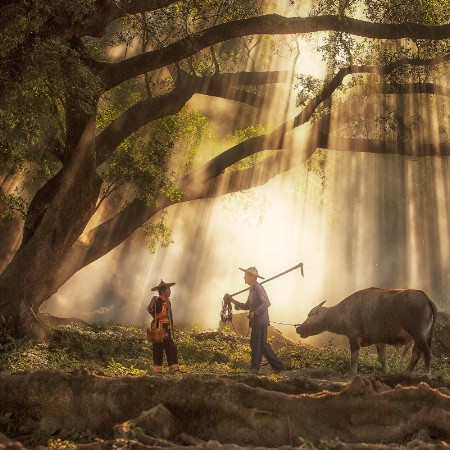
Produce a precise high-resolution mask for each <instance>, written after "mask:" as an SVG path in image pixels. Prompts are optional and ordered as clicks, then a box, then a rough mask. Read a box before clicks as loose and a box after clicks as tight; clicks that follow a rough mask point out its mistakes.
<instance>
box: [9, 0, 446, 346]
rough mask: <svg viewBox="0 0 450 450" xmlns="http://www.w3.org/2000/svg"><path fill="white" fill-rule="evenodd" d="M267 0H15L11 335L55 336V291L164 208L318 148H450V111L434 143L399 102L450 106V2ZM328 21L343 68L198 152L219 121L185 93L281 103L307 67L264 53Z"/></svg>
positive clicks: (159, 234) (334, 63)
mask: <svg viewBox="0 0 450 450" xmlns="http://www.w3.org/2000/svg"><path fill="white" fill-rule="evenodd" d="M257 3H258V2H252V1H250V2H242V1H236V0H207V1H204V0H191V1H179V2H176V1H171V0H146V1H143V0H106V1H105V0H102V1H99V0H90V1H85V0H83V1H75V2H63V1H61V0H54V1H52V2H50V3H49V2H47V1H45V0H37V1H32V2H30V1H26V0H17V1H5V2H1V3H0V13H1V14H0V17H1V18H0V32H1V38H2V39H1V40H0V42H1V44H0V63H1V64H0V101H1V106H2V107H1V113H0V124H1V125H0V126H1V134H0V158H1V163H2V166H1V168H0V175H1V177H2V191H1V193H0V195H1V211H0V214H1V216H2V221H3V222H4V226H3V228H2V231H1V233H2V234H1V237H0V243H1V246H2V252H1V254H0V268H2V269H3V271H2V273H1V274H0V316H1V317H2V323H1V327H2V329H3V331H7V332H10V333H13V334H15V335H27V336H31V337H33V338H36V339H45V338H46V336H47V335H48V333H49V330H48V329H47V327H46V326H45V325H44V324H43V323H42V322H41V321H40V320H39V319H38V318H37V316H36V313H37V312H38V310H39V308H40V307H41V305H42V303H43V302H45V301H46V300H47V299H48V298H50V296H51V295H52V294H54V293H55V292H57V290H58V289H59V288H60V287H61V286H62V285H63V284H64V283H65V282H66V281H67V280H68V279H69V278H70V277H71V276H73V275H74V274H75V273H76V272H77V271H78V270H80V269H81V268H83V267H85V266H87V265H88V264H90V263H91V262H93V261H95V260H97V259H99V258H101V257H102V256H104V255H105V254H107V253H108V252H109V251H111V250H112V249H113V248H115V247H116V246H117V245H119V244H120V243H122V242H123V241H124V240H126V239H127V238H128V237H129V236H130V235H131V234H132V233H133V232H134V231H135V230H136V229H138V228H139V227H142V226H144V225H145V224H147V228H146V230H147V233H149V234H150V235H151V238H153V239H155V238H160V239H162V240H163V243H164V239H165V238H167V235H166V230H165V227H164V223H163V222H159V223H155V222H152V220H156V219H155V218H156V217H157V214H158V213H159V212H161V211H163V210H164V209H165V208H167V207H168V206H170V205H171V204H174V203H178V202H188V201H191V200H195V199H202V198H213V197H215V196H218V195H223V194H226V193H230V192H236V191H241V190H245V189H249V188H251V187H254V186H257V185H261V184H263V183H265V182H267V181H268V180H269V179H271V178H273V177H274V176H276V175H277V174H279V173H280V172H282V171H285V170H288V169H289V168H291V167H293V166H295V165H298V164H300V163H302V162H304V161H306V160H308V158H309V157H310V156H311V155H312V154H313V153H314V152H315V150H316V149H317V148H325V149H326V148H333V149H335V150H342V151H355V150H356V151H368V152H376V153H398V154H414V155H448V154H449V150H450V149H449V137H448V136H449V129H448V127H449V120H448V116H445V115H443V116H442V123H441V124H440V125H439V126H440V131H441V140H440V141H439V142H432V141H426V140H425V139H424V138H423V136H422V137H421V138H420V139H419V136H418V135H416V134H415V133H414V126H412V125H411V124H412V119H411V118H410V117H408V116H407V115H406V114H402V113H401V112H400V113H399V111H401V110H402V105H403V104H404V102H405V101H406V100H405V99H407V98H411V97H414V96H418V95H420V96H427V97H429V98H430V100H429V101H430V102H433V101H435V98H436V97H438V98H439V99H442V100H443V102H444V103H445V102H447V98H448V95H449V87H448V79H449V77H448V70H449V66H448V61H449V58H450V24H449V14H450V7H449V1H448V0H443V1H439V2H436V1H432V0H429V1H425V0H423V1H420V2H415V3H416V4H414V5H410V4H404V2H401V1H397V0H395V1H388V2H386V1H385V0H370V1H365V0H347V1H342V0H339V1H338V0H333V1H330V0H318V1H314V2H313V3H314V8H313V9H311V11H310V15H309V16H308V17H283V16H281V15H277V14H264V13H265V9H264V7H263V6H261V7H258V4H257ZM289 3H290V5H291V7H292V11H295V10H296V9H295V8H296V2H295V1H290V2H289ZM299 3H301V2H299ZM277 7H278V6H277ZM315 32H325V34H324V36H325V40H324V43H323V45H322V47H321V48H319V49H318V51H323V52H324V55H325V57H326V58H327V61H328V71H327V74H326V77H325V78H324V79H321V80H319V79H314V78H312V77H306V76H303V75H302V74H297V75H296V76H297V78H296V79H295V83H297V85H298V88H299V92H300V93H299V94H298V98H297V104H298V107H299V108H300V112H299V114H298V115H296V116H295V117H294V118H289V117H284V116H283V114H282V115H281V121H280V125H277V126H275V127H274V128H273V129H271V130H267V129H264V127H258V126H257V125H258V124H257V123H254V127H253V128H249V129H248V130H247V131H246V132H245V133H243V134H242V136H241V137H240V138H239V139H238V140H237V143H235V145H232V146H231V147H229V148H227V149H226V150H222V149H221V148H220V146H217V148H214V149H213V150H212V151H210V153H209V154H198V153H199V149H200V148H201V146H200V142H201V139H202V134H203V133H204V132H205V131H207V130H208V129H209V128H208V127H209V124H208V122H207V120H206V119H205V117H203V116H202V115H201V114H199V113H196V112H192V111H190V112H189V111H187V110H185V109H183V108H184V106H185V105H186V103H187V102H188V101H189V100H190V99H191V98H192V97H193V96H194V95H196V94H203V95H207V96H214V97H218V98H222V99H226V100H231V101H235V102H239V103H240V104H242V105H243V106H242V107H243V108H244V107H245V108H263V107H266V106H267V105H269V104H270V101H271V97H272V96H273V95H272V94H273V92H275V91H274V89H275V88H274V87H272V88H271V86H274V85H276V84H280V83H285V84H287V85H289V83H290V82H291V81H292V77H293V73H292V72H288V71H286V70H283V71H274V70H270V67H269V66H265V64H266V62H267V61H266V60H265V59H264V58H262V56H261V53H259V54H258V53H257V52H256V51H254V49H255V48H256V49H257V50H258V47H261V46H264V45H265V46H267V47H268V48H270V46H271V45H273V42H275V41H274V40H275V37H274V35H285V36H290V35H293V36H294V35H300V34H303V35H310V34H311V33H315ZM261 37H264V39H261ZM294 42H295V40H294ZM137 48H138V49H139V51H137V50H136V49H137ZM292 48H293V49H294V56H293V58H299V55H298V52H297V53H296V54H295V51H296V50H295V45H292ZM112 50H114V51H115V53H114V54H115V55H117V52H118V51H119V50H120V52H121V57H117V56H114V54H113V52H112ZM270 53H271V54H272V55H274V54H276V49H275V47H272V48H271V52H270ZM300 58H301V55H300ZM348 76H349V77H348ZM346 77H348V78H346ZM344 78H345V80H344ZM347 80H348V81H347ZM344 81H345V82H344ZM292 95H294V92H293V91H292ZM361 98H365V99H370V98H377V99H385V98H389V99H392V98H394V99H402V100H401V101H400V100H395V101H386V102H385V104H384V105H383V107H382V108H381V109H380V111H379V114H378V116H377V117H378V120H377V121H373V120H372V119H373V114H374V110H373V109H372V112H371V113H370V114H372V116H369V117H368V116H367V114H366V112H365V111H364V108H363V107H362V104H363V102H361ZM377 103H378V104H381V103H380V102H377ZM375 113H377V111H375ZM337 114H339V116H340V120H341V123H340V124H339V127H338V128H336V127H334V128H333V120H332V119H333V116H334V115H337ZM302 125H305V127H308V139H307V140H303V141H301V142H299V141H298V140H296V138H295V133H294V131H295V129H296V128H298V127H300V126H302ZM369 125H370V126H369ZM369 128H370V129H369ZM266 150H270V152H266ZM257 155H261V156H258V157H257ZM246 158H247V159H246ZM248 158H250V159H248ZM243 160H244V162H245V163H244V164H242V163H239V162H242V161H243ZM238 163H239V164H238ZM15 189H16V190H15ZM19 189H22V190H23V192H26V195H25V194H20V192H21V191H20V190H19ZM112 199H114V200H115V201H117V202H118V203H119V204H120V205H121V207H116V208H115V209H114V206H113V205H114V203H113V201H112ZM106 206H108V207H106ZM17 236H19V238H17Z"/></svg>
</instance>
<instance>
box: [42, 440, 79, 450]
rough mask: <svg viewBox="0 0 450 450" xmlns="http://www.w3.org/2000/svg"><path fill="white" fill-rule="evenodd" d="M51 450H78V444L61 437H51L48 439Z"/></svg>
mask: <svg viewBox="0 0 450 450" xmlns="http://www.w3.org/2000/svg"><path fill="white" fill-rule="evenodd" d="M47 447H48V448H49V450H76V448H77V446H76V444H75V443H74V442H72V441H65V440H61V439H53V438H52V439H49V440H48V441H47Z"/></svg>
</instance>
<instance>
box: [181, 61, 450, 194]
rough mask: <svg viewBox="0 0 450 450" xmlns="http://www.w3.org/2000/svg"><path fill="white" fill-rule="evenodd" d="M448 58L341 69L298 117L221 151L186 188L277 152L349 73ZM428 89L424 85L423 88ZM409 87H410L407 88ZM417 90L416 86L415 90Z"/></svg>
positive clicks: (388, 70)
mask: <svg viewBox="0 0 450 450" xmlns="http://www.w3.org/2000/svg"><path fill="white" fill-rule="evenodd" d="M449 59H450V55H445V56H444V57H440V58H433V59H426V60H425V59H406V58H405V59H402V60H399V61H395V62H393V63H391V64H388V65H386V66H382V67H377V66H349V67H344V68H342V69H341V70H339V72H338V73H337V74H336V75H335V76H334V77H333V78H332V79H331V80H330V81H329V83H328V84H327V85H326V86H325V88H324V89H323V90H322V91H321V92H320V93H319V94H318V95H316V96H315V97H314V98H312V99H311V100H310V101H309V103H308V104H307V105H306V106H305V108H304V109H303V110H302V111H301V113H300V114H298V115H297V116H296V117H295V118H294V119H291V120H289V121H287V122H285V123H283V124H282V125H281V126H279V127H278V128H277V129H276V130H274V131H273V132H272V133H269V134H267V135H262V136H257V137H254V138H251V139H248V140H246V141H244V142H241V143H240V144H237V145H236V146H234V147H232V148H230V149H228V150H226V151H224V152H223V153H221V154H220V155H218V156H217V157H216V158H214V159H212V160H211V161H209V162H207V163H206V164H205V165H204V166H203V167H201V168H199V169H198V170H197V171H195V172H193V173H191V174H189V175H188V177H187V179H186V185H189V183H190V182H191V183H192V184H193V185H194V183H197V184H196V185H197V186H199V184H198V183H200V186H201V183H202V182H206V181H207V180H209V179H211V178H215V177H216V176H218V175H219V174H220V173H221V172H222V171H223V170H225V169H226V168H227V167H230V166H231V165H232V164H234V163H236V162H238V161H240V160H241V159H243V158H246V157H248V156H251V155H253V154H255V153H258V152H260V151H261V150H262V149H264V150H281V149H282V148H284V136H285V134H286V133H288V132H289V131H291V130H293V129H294V128H297V127H298V126H300V125H303V124H304V123H306V122H308V121H309V120H310V118H311V117H312V115H313V113H314V112H315V111H316V109H317V107H318V106H319V105H320V104H321V103H323V102H324V101H325V100H327V99H329V98H331V96H332V94H333V93H334V92H335V91H336V89H338V88H339V87H340V86H341V85H342V82H343V80H344V78H345V77H346V76H347V75H351V74H363V73H371V74H378V75H388V74H389V73H391V72H392V71H393V70H395V69H397V68H399V67H401V66H402V65H406V64H411V65H413V64H417V65H431V64H436V63H442V62H446V61H448V60H449ZM424 86H425V87H426V88H428V86H427V85H424ZM411 88H412V87H411ZM416 89H418V87H416Z"/></svg>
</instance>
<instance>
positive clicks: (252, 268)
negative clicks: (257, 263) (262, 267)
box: [239, 267, 264, 280]
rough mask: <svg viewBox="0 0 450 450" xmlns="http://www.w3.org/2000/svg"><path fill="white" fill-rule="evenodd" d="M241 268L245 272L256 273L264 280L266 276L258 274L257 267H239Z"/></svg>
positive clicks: (256, 275)
mask: <svg viewBox="0 0 450 450" xmlns="http://www.w3.org/2000/svg"><path fill="white" fill-rule="evenodd" d="M239 269H240V270H242V271H243V272H247V273H250V274H252V275H255V277H257V278H262V279H263V280H264V277H262V276H261V275H258V269H257V268H256V267H249V268H248V269H242V268H241V267H239Z"/></svg>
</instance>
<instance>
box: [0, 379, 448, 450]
mask: <svg viewBox="0 0 450 450" xmlns="http://www.w3.org/2000/svg"><path fill="white" fill-rule="evenodd" d="M392 381H394V377H391V378H389V377H388V376H384V377H382V378H381V377H380V378H378V379H375V378H372V377H369V378H366V377H360V376H357V377H355V378H353V380H351V382H349V383H345V382H340V383H338V382H333V381H331V382H330V381H325V380H312V379H310V378H306V377H301V376H297V377H296V376H292V374H291V377H290V378H288V377H286V378H283V379H282V380H281V381H278V382H275V381H271V380H269V379H267V378H264V377H256V376H242V375H240V376H228V377H226V376H223V377H221V376H212V375H194V374H191V375H184V376H183V377H180V378H175V377H173V378H165V377H150V376H144V377H131V376H130V377H123V378H109V377H101V376H96V375H91V374H89V373H88V372H87V371H85V372H83V373H74V374H61V373H50V372H36V373H30V374H20V375H0V399H1V403H0V416H4V415H6V414H11V421H12V422H13V423H14V424H15V425H17V429H18V427H19V426H20V427H21V428H22V430H24V429H26V430H27V435H28V436H29V435H31V434H33V433H34V435H36V434H39V435H42V436H59V437H61V438H70V435H71V434H73V433H74V432H83V431H85V430H88V429H89V430H90V431H91V432H92V433H94V434H95V435H97V436H98V437H99V438H101V441H99V442H95V443H92V444H83V445H79V446H78V447H79V448H80V449H82V448H84V449H86V450H105V449H107V448H111V446H112V445H115V446H116V447H120V446H123V447H126V448H134V449H141V448H142V449H144V448H150V447H152V448H165V447H170V448H181V447H182V448H190V447H191V448H221V449H222V448H223V449H225V448H230V449H232V448H233V449H238V448H250V447H251V448H258V447H261V448H276V447H280V446H287V447H288V448H289V447H291V448H292V447H300V446H301V445H302V444H304V443H305V442H311V443H312V444H313V445H318V446H319V448H320V445H322V444H320V443H321V442H322V443H323V442H324V441H327V442H333V443H334V444H333V445H335V447H334V448H352V449H357V448H358V449H359V448H360V449H363V448H372V449H376V448H380V449H382V448H388V447H387V446H388V444H397V445H398V446H402V445H406V443H408V442H411V441H413V442H414V440H416V441H417V442H419V443H420V448H440V447H441V446H442V448H445V447H444V445H445V442H447V445H450V396H449V392H450V390H449V387H450V386H449V384H450V383H449V382H443V381H442V382H439V381H437V380H433V381H430V380H427V381H428V382H424V381H419V383H418V384H417V385H411V384H413V379H412V378H411V377H409V378H408V377H407V378H405V379H404V380H403V381H404V382H405V384H407V385H409V386H401V385H400V384H398V382H399V381H400V380H398V376H397V377H396V378H395V381H396V382H397V383H396V385H395V387H390V386H389V384H390V382H392ZM430 385H431V386H430ZM13 439H18V440H20V439H21V436H14V437H13ZM113 442H115V444H113ZM118 442H121V443H122V444H118ZM1 445H2V444H1V441H0V448H1ZM367 446H369V447H367ZM4 448H5V447H4ZM389 448H391V449H392V448H395V447H392V445H391V446H390V447H389ZM447 448H448V447H447Z"/></svg>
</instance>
